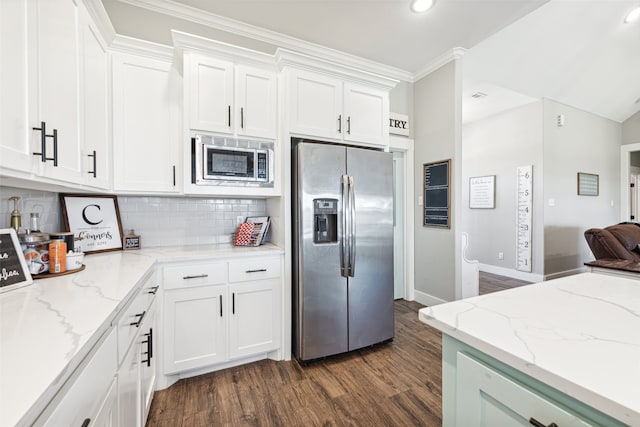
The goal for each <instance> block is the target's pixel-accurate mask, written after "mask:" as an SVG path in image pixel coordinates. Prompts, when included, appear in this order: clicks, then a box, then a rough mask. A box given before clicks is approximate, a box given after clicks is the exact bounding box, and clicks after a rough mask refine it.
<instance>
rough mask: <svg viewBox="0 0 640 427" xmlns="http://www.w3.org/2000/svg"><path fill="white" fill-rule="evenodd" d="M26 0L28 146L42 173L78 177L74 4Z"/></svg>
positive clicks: (76, 17)
mask: <svg viewBox="0 0 640 427" xmlns="http://www.w3.org/2000/svg"><path fill="white" fill-rule="evenodd" d="M27 5H28V8H29V9H28V14H29V18H28V22H29V34H30V39H29V43H30V46H29V59H28V60H29V63H30V66H29V68H30V74H29V78H30V81H29V88H30V97H29V104H30V105H29V127H30V128H37V129H31V131H30V135H31V141H32V143H31V147H33V148H34V152H38V153H41V154H40V155H39V156H38V160H39V163H40V165H41V167H42V169H41V174H42V175H43V176H45V177H47V178H53V179H59V180H63V181H70V182H78V181H81V180H82V178H81V177H82V162H81V158H80V157H81V152H80V151H81V150H80V135H79V129H80V126H79V93H80V89H79V81H80V78H79V72H78V70H79V67H78V63H79V53H80V49H79V37H78V21H79V14H80V11H79V6H78V4H77V2H76V1H73V0H33V1H29V2H27ZM42 123H44V129H42V128H43V125H42ZM38 129H39V130H38ZM43 134H44V138H43Z"/></svg>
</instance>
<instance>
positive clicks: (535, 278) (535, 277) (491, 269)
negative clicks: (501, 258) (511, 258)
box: [480, 264, 545, 283]
mask: <svg viewBox="0 0 640 427" xmlns="http://www.w3.org/2000/svg"><path fill="white" fill-rule="evenodd" d="M480 271H484V272H485V273H492V274H498V275H500V276H507V277H511V278H512V279H518V280H526V281H527V282H533V283H538V282H542V281H543V280H544V279H545V277H544V276H543V275H542V274H535V273H527V272H524V271H518V270H514V269H512V268H504V267H498V266H495V265H489V264H480Z"/></svg>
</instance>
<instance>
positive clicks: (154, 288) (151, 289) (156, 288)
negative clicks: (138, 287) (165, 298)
mask: <svg viewBox="0 0 640 427" xmlns="http://www.w3.org/2000/svg"><path fill="white" fill-rule="evenodd" d="M158 288H160V286H153V287H151V288H149V292H147V293H148V294H151V295H155V294H156V293H157V292H158Z"/></svg>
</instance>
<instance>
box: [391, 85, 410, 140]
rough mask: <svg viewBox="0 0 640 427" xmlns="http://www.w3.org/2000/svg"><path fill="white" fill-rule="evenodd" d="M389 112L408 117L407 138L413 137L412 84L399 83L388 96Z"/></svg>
mask: <svg viewBox="0 0 640 427" xmlns="http://www.w3.org/2000/svg"><path fill="white" fill-rule="evenodd" d="M389 111H391V112H392V113H398V114H406V115H408V116H409V137H412V136H413V83H409V82H399V83H398V84H397V85H396V87H394V88H393V90H391V93H390V94H389Z"/></svg>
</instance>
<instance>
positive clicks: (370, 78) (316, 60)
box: [275, 48, 398, 90]
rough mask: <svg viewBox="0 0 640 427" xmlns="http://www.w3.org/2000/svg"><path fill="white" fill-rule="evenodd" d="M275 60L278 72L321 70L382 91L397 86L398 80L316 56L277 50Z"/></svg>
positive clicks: (281, 49)
mask: <svg viewBox="0 0 640 427" xmlns="http://www.w3.org/2000/svg"><path fill="white" fill-rule="evenodd" d="M275 58H276V63H277V64H278V69H280V70H282V69H283V68H285V67H293V68H298V69H304V70H309V71H315V72H318V71H319V70H322V73H323V74H328V75H331V76H333V77H337V78H339V79H344V80H350V81H354V82H360V83H362V82H366V83H367V84H369V85H373V86H376V87H378V88H380V89H383V90H391V89H393V87H395V85H396V84H398V80H396V79H392V78H389V77H387V76H382V75H379V74H375V73H370V72H367V71H363V70H362V69H360V68H355V67H351V66H349V65H348V64H344V63H341V62H334V61H330V60H327V59H324V58H321V57H318V56H312V55H305V54H303V53H300V52H295V51H292V50H288V49H283V48H278V50H277V51H276V55H275Z"/></svg>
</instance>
